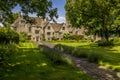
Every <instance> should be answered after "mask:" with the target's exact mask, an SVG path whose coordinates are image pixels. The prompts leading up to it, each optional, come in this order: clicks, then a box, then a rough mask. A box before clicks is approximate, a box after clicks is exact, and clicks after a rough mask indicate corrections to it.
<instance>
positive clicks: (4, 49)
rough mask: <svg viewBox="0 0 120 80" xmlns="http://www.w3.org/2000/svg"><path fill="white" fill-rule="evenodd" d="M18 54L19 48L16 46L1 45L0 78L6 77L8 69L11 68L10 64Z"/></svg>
mask: <svg viewBox="0 0 120 80" xmlns="http://www.w3.org/2000/svg"><path fill="white" fill-rule="evenodd" d="M17 53H18V48H17V47H16V45H14V44H6V45H4V44H3V45H0V76H1V77H2V75H5V74H6V73H5V72H7V70H8V69H10V68H11V66H10V64H9V63H10V62H11V59H12V58H13V56H14V55H15V54H17Z"/></svg>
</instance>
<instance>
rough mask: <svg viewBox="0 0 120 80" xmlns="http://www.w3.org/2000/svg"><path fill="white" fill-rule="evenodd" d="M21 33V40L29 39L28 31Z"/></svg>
mask: <svg viewBox="0 0 120 80" xmlns="http://www.w3.org/2000/svg"><path fill="white" fill-rule="evenodd" d="M19 35H20V41H21V42H25V41H26V40H28V35H27V33H25V32H21V33H20V34H19Z"/></svg>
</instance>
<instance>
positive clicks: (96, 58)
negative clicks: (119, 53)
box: [87, 52, 103, 63]
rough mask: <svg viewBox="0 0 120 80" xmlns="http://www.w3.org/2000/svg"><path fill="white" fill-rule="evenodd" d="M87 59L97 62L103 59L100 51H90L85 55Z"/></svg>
mask: <svg viewBox="0 0 120 80" xmlns="http://www.w3.org/2000/svg"><path fill="white" fill-rule="evenodd" d="M87 59H88V61H90V62H95V63H98V62H99V61H101V60H102V59H103V54H102V53H98V52H97V53H96V52H90V53H88V57H87Z"/></svg>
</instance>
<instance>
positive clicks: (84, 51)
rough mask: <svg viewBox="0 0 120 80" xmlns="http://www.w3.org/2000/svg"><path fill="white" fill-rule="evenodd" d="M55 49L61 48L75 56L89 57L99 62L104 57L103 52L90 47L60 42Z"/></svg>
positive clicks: (91, 60)
mask: <svg viewBox="0 0 120 80" xmlns="http://www.w3.org/2000/svg"><path fill="white" fill-rule="evenodd" d="M54 48H55V49H58V50H61V49H62V51H64V52H66V53H68V54H71V55H73V56H77V57H82V58H86V59H88V61H90V62H95V63H98V62H99V61H101V60H102V59H103V54H102V53H99V52H95V51H91V50H90V49H88V48H81V47H72V46H66V45H61V44H58V45H56V46H55V47H54Z"/></svg>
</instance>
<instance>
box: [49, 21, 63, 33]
mask: <svg viewBox="0 0 120 80" xmlns="http://www.w3.org/2000/svg"><path fill="white" fill-rule="evenodd" d="M50 24H51V26H52V28H53V29H54V30H55V32H57V31H59V30H60V29H61V27H62V26H63V24H58V23H50Z"/></svg>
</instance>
